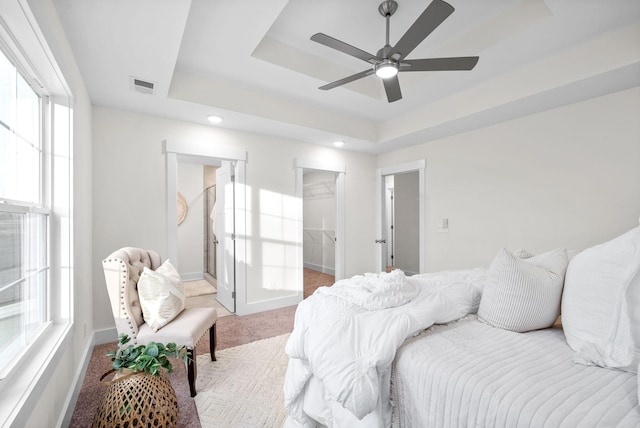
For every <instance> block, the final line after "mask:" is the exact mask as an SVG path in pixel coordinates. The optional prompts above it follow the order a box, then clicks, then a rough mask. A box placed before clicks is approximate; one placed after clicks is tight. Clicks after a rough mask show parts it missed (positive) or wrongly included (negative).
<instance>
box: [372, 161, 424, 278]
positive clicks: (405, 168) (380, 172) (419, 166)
mask: <svg viewBox="0 0 640 428" xmlns="http://www.w3.org/2000/svg"><path fill="white" fill-rule="evenodd" d="M425 165H426V162H425V160H424V159H419V160H415V161H411V162H405V163H401V164H397V165H391V166H385V167H382V168H378V169H377V170H376V189H377V190H376V234H377V235H378V236H379V237H380V238H378V239H382V236H384V231H383V230H382V228H383V227H384V222H383V221H382V219H383V216H384V215H385V203H384V201H385V193H386V189H385V182H384V177H385V176H387V175H394V174H401V173H404V172H413V171H417V172H418V205H419V208H418V210H419V213H418V216H419V219H420V221H419V222H418V247H419V248H418V251H419V254H420V258H419V260H420V272H419V273H425V272H426V271H427V262H426V248H427V243H426V235H425V227H424V224H425V221H426V218H425ZM375 254H376V264H375V266H376V269H377V271H378V272H382V271H383V270H384V269H385V268H386V267H385V266H382V265H383V262H382V255H383V252H382V245H380V244H378V245H376V251H375Z"/></svg>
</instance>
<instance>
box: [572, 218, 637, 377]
mask: <svg viewBox="0 0 640 428" xmlns="http://www.w3.org/2000/svg"><path fill="white" fill-rule="evenodd" d="M639 269H640V227H637V228H635V229H632V230H630V231H628V232H626V233H624V234H623V235H620V236H618V237H617V238H615V239H612V240H611V241H608V242H604V243H602V244H599V245H596V246H593V247H591V248H587V249H586V250H584V251H582V252H581V253H580V254H578V255H576V256H575V257H574V258H573V259H572V260H571V262H570V263H569V267H568V268H567V277H566V281H565V288H564V294H563V297H562V325H563V328H564V333H565V336H566V338H567V343H568V344H569V346H570V347H571V348H572V349H573V350H574V351H576V355H575V357H574V360H575V361H576V362H578V363H581V364H586V365H598V366H602V367H615V368H621V369H625V370H629V371H637V365H638V360H639V359H640V358H639V356H640V347H639V346H638V345H640V313H639V311H640V296H639V295H638V294H639V293H640V275H639V274H638V270H639ZM634 337H635V338H636V340H635V343H634Z"/></svg>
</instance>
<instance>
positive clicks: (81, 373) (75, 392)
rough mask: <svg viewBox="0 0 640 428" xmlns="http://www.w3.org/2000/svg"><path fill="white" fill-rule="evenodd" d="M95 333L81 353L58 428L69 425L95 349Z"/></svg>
mask: <svg viewBox="0 0 640 428" xmlns="http://www.w3.org/2000/svg"><path fill="white" fill-rule="evenodd" d="M95 338H96V334H95V332H94V333H93V334H92V335H91V339H90V340H89V341H88V342H87V346H86V347H85V349H84V352H83V353H82V360H81V361H80V366H79V368H78V370H77V371H76V374H75V376H74V378H73V384H74V387H73V389H72V390H71V391H70V392H69V395H68V396H67V399H66V400H65V406H66V407H63V408H66V410H65V411H64V413H62V415H60V416H61V417H62V420H61V421H58V425H57V426H60V427H68V426H69V425H70V424H71V418H72V417H73V411H74V409H75V408H76V403H77V402H78V396H79V395H80V390H81V389H82V382H83V380H84V377H85V375H86V374H87V369H88V368H89V362H90V361H91V355H92V354H93V348H94V347H95Z"/></svg>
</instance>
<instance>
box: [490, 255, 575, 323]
mask: <svg viewBox="0 0 640 428" xmlns="http://www.w3.org/2000/svg"><path fill="white" fill-rule="evenodd" d="M566 268H567V251H566V250H565V249H564V248H558V249H556V250H553V251H549V252H547V253H544V254H540V255H538V256H532V257H529V258H527V259H521V258H520V257H517V256H515V255H513V254H511V253H510V252H508V251H507V250H505V249H502V250H500V251H499V252H498V255H497V256H496V257H495V259H494V260H493V262H492V263H491V266H489V270H488V273H487V284H486V285H485V288H484V292H483V293H482V298H481V300H480V307H479V308H478V317H479V318H480V319H481V320H483V321H484V322H486V323H487V324H489V325H492V326H494V327H499V328H503V329H505V330H511V331H517V332H525V331H530V330H538V329H541V328H547V327H551V326H552V325H553V323H554V322H555V320H556V319H557V318H558V314H559V312H560V300H561V298H562V285H563V282H564V274H565V270H566Z"/></svg>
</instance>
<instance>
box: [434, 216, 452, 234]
mask: <svg viewBox="0 0 640 428" xmlns="http://www.w3.org/2000/svg"><path fill="white" fill-rule="evenodd" d="M436 230H437V232H438V233H449V219H448V218H443V219H442V220H440V222H439V223H438V227H437V229H436Z"/></svg>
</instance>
